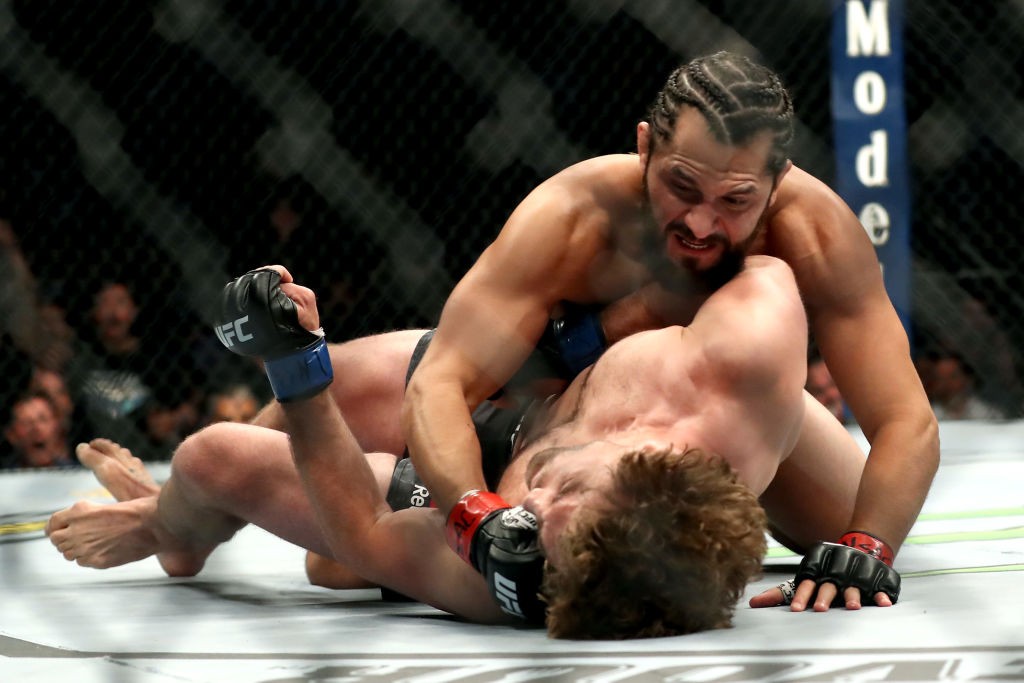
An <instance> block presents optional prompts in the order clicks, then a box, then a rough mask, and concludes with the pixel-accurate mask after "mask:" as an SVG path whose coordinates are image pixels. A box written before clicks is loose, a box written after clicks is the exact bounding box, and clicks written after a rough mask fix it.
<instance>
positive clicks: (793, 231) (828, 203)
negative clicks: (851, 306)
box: [765, 167, 881, 308]
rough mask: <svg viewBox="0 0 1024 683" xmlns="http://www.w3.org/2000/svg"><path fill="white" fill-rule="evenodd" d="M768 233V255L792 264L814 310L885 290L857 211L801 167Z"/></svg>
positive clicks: (782, 189)
mask: <svg viewBox="0 0 1024 683" xmlns="http://www.w3.org/2000/svg"><path fill="white" fill-rule="evenodd" d="M766 233H767V235H766V248H765V251H766V252H767V253H769V254H771V255H773V256H777V257H778V258H781V259H783V260H784V261H786V262H787V263H788V264H789V265H790V267H791V268H792V269H793V272H794V274H795V275H796V279H797V282H798V284H799V286H800V291H801V294H802V295H803V296H804V299H805V301H806V302H807V303H808V304H809V305H810V306H811V308H814V307H815V304H816V303H819V302H822V301H825V300H828V299H831V298H832V297H833V296H839V295H842V296H840V298H845V297H846V296H852V297H861V296H863V295H864V294H866V293H867V292H869V291H871V290H872V289H875V290H877V289H878V287H879V286H881V274H880V272H879V266H878V258H877V255H876V254H875V249H874V245H872V244H871V240H870V239H869V238H868V235H867V233H866V232H865V230H864V228H863V226H862V225H861V223H860V221H859V220H858V218H857V216H856V215H855V214H854V212H853V210H851V208H850V207H849V206H848V205H847V204H846V202H845V201H844V200H843V199H842V197H840V196H839V195H838V194H837V193H836V192H835V191H834V190H832V188H830V187H829V186H828V185H826V184H825V183H824V182H822V181H821V180H819V179H818V178H815V177H814V176H812V175H810V174H809V173H807V172H806V171H803V170H802V169H799V168H797V167H793V168H792V169H791V170H790V172H789V173H788V174H787V175H786V177H785V178H784V179H783V181H782V184H781V185H780V186H779V194H778V198H777V200H776V202H775V204H774V205H773V206H772V208H771V209H770V210H769V214H768V227H767V230H766Z"/></svg>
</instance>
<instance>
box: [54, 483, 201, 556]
mask: <svg viewBox="0 0 1024 683" xmlns="http://www.w3.org/2000/svg"><path fill="white" fill-rule="evenodd" d="M156 511H157V497H156V496H155V495H152V496H144V497H141V498H135V499H132V500H127V501H124V502H120V503H113V504H96V503H91V502H88V501H79V502H77V503H75V504H74V505H72V506H71V507H69V508H65V509H63V510H60V511H58V512H55V513H54V514H53V515H52V516H51V517H50V519H49V521H48V522H47V523H46V535H47V536H48V537H49V538H50V542H51V543H53V545H54V546H55V547H56V548H57V550H59V551H60V552H61V554H62V555H63V556H64V559H66V560H68V561H74V562H77V563H78V564H79V565H81V566H83V567H93V568H96V569H108V568H110V567H118V566H120V565H123V564H128V563H129V562H136V561H138V560H143V559H145V558H147V557H150V556H152V555H157V556H158V559H159V561H160V564H161V566H162V567H163V569H164V571H165V572H167V574H168V575H170V576H194V575H196V574H197V573H199V570H200V569H202V567H203V564H204V563H205V561H206V557H207V556H208V555H209V553H210V550H206V551H196V550H195V549H194V548H190V547H188V546H186V545H185V544H183V543H182V542H181V541H180V540H179V539H178V538H177V537H175V536H172V535H171V534H170V533H168V532H167V531H166V530H165V529H163V528H162V527H161V525H160V524H159V523H158V521H157V519H158V518H157V514H156ZM211 550H212V549H211Z"/></svg>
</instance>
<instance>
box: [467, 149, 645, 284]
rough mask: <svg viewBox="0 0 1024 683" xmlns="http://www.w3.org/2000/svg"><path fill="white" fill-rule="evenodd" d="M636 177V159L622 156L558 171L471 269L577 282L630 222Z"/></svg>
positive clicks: (525, 202)
mask: <svg viewBox="0 0 1024 683" xmlns="http://www.w3.org/2000/svg"><path fill="white" fill-rule="evenodd" d="M640 178H641V169H640V167H639V160H638V158H637V157H636V156H634V155H626V154H620V155H608V156H602V157H595V158H593V159H587V160H585V161H581V162H579V163H577V164H574V165H572V166H570V167H568V168H566V169H564V170H563V171H561V172H559V173H557V174H555V175H554V176H552V177H551V178H548V179H547V180H545V181H544V182H543V183H541V184H540V185H539V186H537V188H535V189H534V190H533V191H532V192H530V194H529V195H527V196H526V198H525V199H523V201H522V202H520V204H519V205H518V206H517V207H516V209H515V210H514V211H513V212H512V214H511V216H510V217H509V219H508V221H506V223H505V225H504V226H503V227H502V229H501V232H500V233H499V234H498V236H497V238H496V239H495V240H494V242H493V243H492V244H491V245H490V246H489V247H488V248H487V250H486V251H485V252H484V254H483V256H482V257H481V259H480V260H479V261H478V262H477V265H476V266H475V268H474V270H475V271H477V272H493V271H494V270H496V269H497V270H501V271H502V272H505V271H507V270H508V269H510V268H514V269H515V271H516V272H517V273H518V274H519V275H521V276H522V277H523V278H529V279H534V278H541V277H548V276H550V277H551V278H552V283H553V284H556V283H558V282H562V283H563V284H564V283H565V282H572V281H575V280H577V279H578V278H579V277H580V276H581V275H582V274H583V273H584V272H588V271H589V270H590V269H591V268H593V267H594V266H595V264H599V263H601V262H602V257H603V256H606V255H607V254H608V253H609V252H610V251H611V250H612V249H613V245H612V242H613V240H612V239H611V234H612V233H611V231H612V230H613V228H615V227H616V226H617V225H619V224H620V223H623V222H628V221H632V220H635V215H636V213H637V197H638V192H639V187H640ZM565 294H568V293H565ZM562 298H569V297H568V296H564V297H562Z"/></svg>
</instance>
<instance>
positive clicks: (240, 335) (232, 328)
mask: <svg viewBox="0 0 1024 683" xmlns="http://www.w3.org/2000/svg"><path fill="white" fill-rule="evenodd" d="M247 322H249V316H247V315H243V316H242V317H241V318H238V319H237V320H234V321H232V322H229V323H224V324H223V325H220V326H218V327H216V328H214V330H215V331H216V333H217V339H219V340H220V343H221V344H223V345H224V346H226V347H228V348H229V349H230V348H231V347H232V346H234V345H235V342H233V341H231V340H232V339H237V340H238V341H240V342H247V341H249V340H250V339H252V335H251V334H246V333H245V331H243V330H242V325H244V324H245V323H247Z"/></svg>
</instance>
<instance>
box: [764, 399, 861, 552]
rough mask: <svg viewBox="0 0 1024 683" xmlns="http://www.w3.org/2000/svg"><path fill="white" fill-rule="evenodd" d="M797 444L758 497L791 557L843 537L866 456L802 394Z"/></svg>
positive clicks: (836, 423) (843, 428)
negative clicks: (803, 410)
mask: <svg viewBox="0 0 1024 683" xmlns="http://www.w3.org/2000/svg"><path fill="white" fill-rule="evenodd" d="M804 404H805V410H806V412H805V415H804V424H803V430H802V432H801V434H800V440H799V441H798V442H797V445H796V448H794V449H793V452H792V454H790V456H789V457H788V458H787V459H786V460H785V461H783V462H782V464H781V465H779V470H778V472H777V473H776V475H775V478H774V479H773V480H772V483H771V484H770V485H769V486H768V489H767V490H766V491H765V492H764V493H763V494H762V495H761V504H762V505H763V506H764V509H765V512H767V513H768V521H769V524H770V526H771V528H772V533H773V535H774V536H775V537H776V539H777V540H778V541H779V542H780V543H783V544H784V545H786V546H787V547H789V548H790V549H791V550H794V551H796V552H800V553H802V552H804V550H806V549H807V548H808V547H810V546H811V545H813V544H814V543H817V542H818V541H835V540H836V539H838V538H839V537H840V536H841V535H842V534H843V533H844V532H846V531H848V529H847V527H846V525H847V524H849V522H850V518H851V517H852V516H853V507H854V503H855V502H856V498H857V487H858V486H859V485H860V476H861V473H862V472H863V470H864V462H865V460H866V456H865V455H864V452H863V451H862V450H861V449H860V447H859V446H858V445H857V442H856V441H854V439H853V437H852V436H850V434H849V432H847V431H846V428H845V427H843V426H842V425H841V424H840V423H839V421H838V420H836V418H835V417H834V416H832V414H831V413H829V412H828V410H827V409H826V408H825V407H824V406H822V405H821V404H820V403H818V401H816V400H814V398H813V397H811V396H810V395H809V394H807V392H804Z"/></svg>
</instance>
